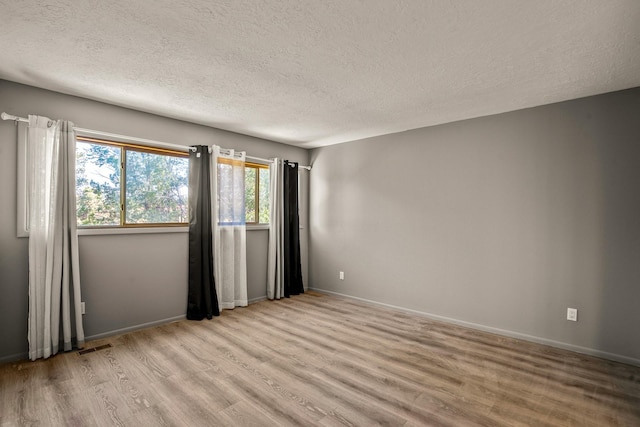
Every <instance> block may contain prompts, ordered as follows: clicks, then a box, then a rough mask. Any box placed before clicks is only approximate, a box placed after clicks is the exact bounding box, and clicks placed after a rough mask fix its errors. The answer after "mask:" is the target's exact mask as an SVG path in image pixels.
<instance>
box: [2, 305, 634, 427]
mask: <svg viewBox="0 0 640 427" xmlns="http://www.w3.org/2000/svg"><path fill="white" fill-rule="evenodd" d="M105 343H110V344H112V346H113V347H112V348H107V349H104V350H100V351H96V352H93V353H89V354H86V355H79V354H78V353H66V354H60V355H57V356H55V357H53V358H51V359H49V360H41V361H37V362H20V363H12V364H5V365H3V366H0V424H1V425H2V426H5V425H9V426H12V425H43V426H49V425H65V426H72V425H77V426H84V425H131V426H137V427H141V426H155V425H188V426H204V425H274V426H276V425H277V426H286V425H297V426H300V425H305V426H306V425H321V426H338V425H356V426H371V425H376V424H381V425H398V426H401V425H402V426H418V425H435V426H439V425H449V426H467V425H485V426H502V425H508V426H518V425H522V426H569V425H575V426H613V425H625V426H640V368H638V367H633V366H629V365H623V364H619V363H614V362H609V361H605V360H600V359H596V358H592V357H587V356H583V355H579V354H575V353H571V352H567V351H563V350H558V349H553V348H550V347H546V346H541V345H537V344H532V343H527V342H522V341H518V340H514V339H508V338H504V337H499V336H495V335H491V334H487V333H483V332H479V331H475V330H470V329H465V328H462V327H458V326H452V325H448V324H443V323H438V322H434V321H431V320H428V319H426V318H423V317H418V316H413V315H410V314H406V313H402V312H397V311H393V310H388V309H385V308H380V307H377V306H371V305H367V304H364V303H360V302H357V301H353V300H348V299H341V298H337V297H332V296H325V295H319V294H313V293H311V294H305V295H301V296H297V297H293V298H291V299H286V300H282V301H277V302H271V301H265V302H261V303H257V304H253V305H251V306H249V307H248V308H244V309H236V310H233V311H224V312H223V314H222V316H220V317H219V318H215V319H214V320H212V321H206V320H205V321H202V322H193V321H186V320H185V321H180V322H176V323H171V324H168V325H164V326H160V327H155V328H151V329H146V330H142V331H137V332H133V333H130V334H126V335H121V336H118V337H112V338H109V339H104V340H100V341H94V342H92V343H89V347H91V346H98V345H101V344H105Z"/></svg>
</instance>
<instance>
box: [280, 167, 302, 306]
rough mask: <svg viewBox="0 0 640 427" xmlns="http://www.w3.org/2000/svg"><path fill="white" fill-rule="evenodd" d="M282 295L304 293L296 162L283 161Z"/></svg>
mask: <svg viewBox="0 0 640 427" xmlns="http://www.w3.org/2000/svg"><path fill="white" fill-rule="evenodd" d="M283 169H284V170H283V175H282V177H283V181H284V194H283V196H284V197H283V198H284V269H283V270H284V271H283V273H284V274H283V276H284V296H285V297H289V296H291V295H299V294H302V293H304V285H303V283H302V266H301V264H300V218H299V216H298V163H295V162H289V161H288V160H285V161H284V168H283Z"/></svg>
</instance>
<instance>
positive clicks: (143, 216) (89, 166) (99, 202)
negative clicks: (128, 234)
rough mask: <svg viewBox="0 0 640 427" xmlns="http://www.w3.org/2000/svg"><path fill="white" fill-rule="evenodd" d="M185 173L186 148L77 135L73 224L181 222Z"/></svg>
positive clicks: (184, 220) (185, 208) (184, 206)
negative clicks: (155, 145)
mask: <svg viewBox="0 0 640 427" xmlns="http://www.w3.org/2000/svg"><path fill="white" fill-rule="evenodd" d="M188 175H189V159H188V156H187V154H186V153H181V152H177V151H173V150H164V149H154V148H148V149H147V148H142V147H140V146H136V145H133V144H125V143H118V142H111V141H103V140H97V139H93V138H83V137H78V140H77V142H76V211H77V216H78V225H79V226H93V227H105V226H112V227H113V226H116V227H118V226H120V227H125V226H147V225H181V224H186V223H187V222H188V220H189V218H188V215H189V210H188V205H187V203H188V191H189V190H188V178H189V177H188Z"/></svg>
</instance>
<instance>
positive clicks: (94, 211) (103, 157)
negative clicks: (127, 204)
mask: <svg viewBox="0 0 640 427" xmlns="http://www.w3.org/2000/svg"><path fill="white" fill-rule="evenodd" d="M76 212H77V216H78V225H98V226H105V225H110V226H113V225H120V148H119V147H112V146H108V145H103V144H91V143H86V142H81V141H78V142H77V144H76Z"/></svg>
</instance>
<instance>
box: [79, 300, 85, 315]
mask: <svg viewBox="0 0 640 427" xmlns="http://www.w3.org/2000/svg"><path fill="white" fill-rule="evenodd" d="M80 311H82V314H85V313H86V312H85V310H84V301H82V302H81V303H80Z"/></svg>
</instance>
